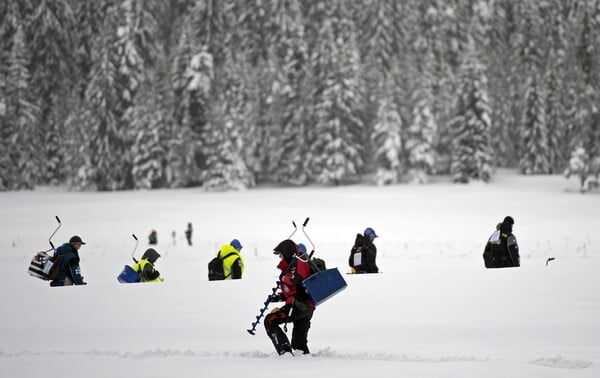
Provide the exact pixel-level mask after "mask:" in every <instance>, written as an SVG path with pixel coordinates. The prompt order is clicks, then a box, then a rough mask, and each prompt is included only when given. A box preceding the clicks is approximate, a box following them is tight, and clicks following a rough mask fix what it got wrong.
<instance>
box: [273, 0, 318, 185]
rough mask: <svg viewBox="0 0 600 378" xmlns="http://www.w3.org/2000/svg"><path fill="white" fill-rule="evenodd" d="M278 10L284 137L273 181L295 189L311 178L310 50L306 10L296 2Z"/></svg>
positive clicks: (276, 155) (277, 148) (278, 148)
mask: <svg viewBox="0 0 600 378" xmlns="http://www.w3.org/2000/svg"><path fill="white" fill-rule="evenodd" d="M278 4H279V6H277V7H275V9H274V15H273V20H274V24H275V25H276V28H277V29H276V30H277V33H275V35H277V36H278V38H276V39H275V45H274V51H275V55H276V57H277V59H278V66H279V70H278V71H279V72H280V74H279V78H278V81H279V82H280V85H279V93H280V94H279V96H277V98H275V99H274V101H278V105H279V106H280V108H281V109H282V110H281V115H280V117H281V122H280V123H281V133H280V134H279V137H278V143H276V144H275V145H274V146H273V150H274V151H273V156H274V160H275V161H276V162H277V164H276V165H275V166H274V168H273V173H272V175H273V179H274V180H275V181H277V182H281V183H284V184H291V185H303V184H305V183H306V182H307V181H308V179H309V177H308V174H307V172H306V156H307V153H308V149H309V144H308V141H307V127H308V124H309V119H310V117H309V114H310V112H309V110H308V106H307V104H308V99H307V93H308V92H307V90H308V89H307V88H306V82H307V80H308V78H309V72H308V70H309V63H310V62H309V57H308V47H307V44H306V41H305V40H304V25H303V19H302V9H301V7H300V4H299V2H298V1H296V0H291V1H287V0H283V1H280V2H278Z"/></svg>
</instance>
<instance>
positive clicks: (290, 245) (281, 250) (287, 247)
mask: <svg viewBox="0 0 600 378" xmlns="http://www.w3.org/2000/svg"><path fill="white" fill-rule="evenodd" d="M273 251H274V252H273V254H274V255H278V254H281V256H283V259H284V260H285V261H287V262H288V263H289V262H290V261H292V258H293V257H294V255H295V254H296V253H297V251H298V247H297V246H296V243H294V242H293V241H292V240H290V239H286V240H284V241H282V242H281V243H279V244H278V245H277V247H275V248H273Z"/></svg>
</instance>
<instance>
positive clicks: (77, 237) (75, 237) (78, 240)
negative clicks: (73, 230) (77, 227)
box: [69, 235, 85, 245]
mask: <svg viewBox="0 0 600 378" xmlns="http://www.w3.org/2000/svg"><path fill="white" fill-rule="evenodd" d="M69 243H81V245H84V244H85V243H84V242H83V240H81V238H80V237H79V236H77V235H75V236H73V237H72V238H71V239H69Z"/></svg>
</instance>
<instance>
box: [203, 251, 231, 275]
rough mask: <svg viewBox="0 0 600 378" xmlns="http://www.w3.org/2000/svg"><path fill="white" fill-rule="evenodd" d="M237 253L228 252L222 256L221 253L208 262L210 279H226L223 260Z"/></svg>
mask: <svg viewBox="0 0 600 378" xmlns="http://www.w3.org/2000/svg"><path fill="white" fill-rule="evenodd" d="M232 255H235V252H231V253H228V254H227V255H225V257H223V258H221V257H219V256H220V253H217V255H216V256H215V257H214V258H213V259H212V260H210V261H209V262H208V280H209V281H220V280H224V279H225V278H226V277H225V272H224V271H223V260H225V259H226V258H228V257H229V256H232Z"/></svg>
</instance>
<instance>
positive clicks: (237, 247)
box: [229, 239, 243, 251]
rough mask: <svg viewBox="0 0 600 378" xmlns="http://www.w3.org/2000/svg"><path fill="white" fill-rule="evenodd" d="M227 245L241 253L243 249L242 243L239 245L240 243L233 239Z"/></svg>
mask: <svg viewBox="0 0 600 378" xmlns="http://www.w3.org/2000/svg"><path fill="white" fill-rule="evenodd" d="M229 245H230V246H232V247H233V248H235V249H237V250H238V251H241V250H242V248H243V247H242V243H240V241H239V240H237V239H233V240H232V241H231V243H229Z"/></svg>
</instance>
